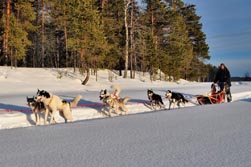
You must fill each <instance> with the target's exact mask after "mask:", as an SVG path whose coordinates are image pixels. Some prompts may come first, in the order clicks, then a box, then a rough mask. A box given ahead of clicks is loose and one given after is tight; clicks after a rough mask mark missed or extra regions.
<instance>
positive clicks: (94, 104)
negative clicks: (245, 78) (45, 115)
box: [0, 67, 251, 129]
mask: <svg viewBox="0 0 251 167" xmlns="http://www.w3.org/2000/svg"><path fill="white" fill-rule="evenodd" d="M113 75H114V77H113V78H114V79H113V82H110V81H108V71H106V70H102V71H99V72H98V77H97V81H96V77H95V76H92V77H91V80H90V81H89V82H88V84H87V85H85V86H84V85H81V81H82V80H83V79H84V77H83V76H82V75H80V74H79V72H78V71H77V72H75V73H74V72H73V69H67V70H66V69H41V68H10V67H0V88H1V94H0V120H1V122H0V129H9V128H17V127H28V126H33V125H34V120H35V117H34V114H32V113H31V110H30V108H29V107H28V106H27V102H26V97H27V96H28V97H32V96H34V95H35V94H36V92H37V89H44V90H47V91H49V92H52V93H53V94H56V95H59V96H60V97H62V98H63V99H66V100H68V101H70V100H72V99H73V98H74V97H75V96H76V95H82V99H81V101H80V102H79V104H78V107H76V108H73V117H74V120H75V121H78V120H85V119H94V118H103V117H106V116H105V115H104V114H102V112H101V106H102V105H101V101H100V100H99V91H100V90H101V89H107V90H108V91H110V92H113V90H112V89H111V85H113V84H118V85H120V87H121V90H122V91H121V94H120V96H121V97H125V96H129V97H130V98H131V99H132V100H131V101H130V102H129V103H128V105H127V106H128V109H129V112H128V113H129V114H135V113H142V112H151V110H150V109H149V108H148V107H146V106H145V105H144V103H145V102H148V99H147V95H146V90H147V89H153V90H154V92H155V93H157V94H160V95H161V96H163V100H164V103H165V104H166V106H167V107H168V105H169V102H168V101H167V100H166V99H165V98H164V94H165V92H166V91H167V90H168V89H169V90H172V91H177V92H181V93H183V94H184V95H185V97H186V98H187V99H188V100H189V101H190V103H189V104H187V105H186V106H185V107H196V106H197V105H198V104H197V101H196V99H195V97H194V96H195V95H198V94H202V95H203V94H207V93H208V92H209V90H210V84H211V83H198V82H187V81H184V80H180V81H179V82H176V83H174V82H164V81H154V82H151V81H150V80H149V76H147V75H146V74H145V75H144V76H143V74H142V73H138V74H137V79H123V78H122V77H119V76H117V75H116V74H113ZM232 85H233V86H232V88H231V90H232V95H233V101H234V102H235V101H243V100H244V101H250V98H251V83H248V82H234V83H232ZM201 110H203V108H201ZM56 121H57V122H59V123H60V122H63V119H62V118H61V117H60V116H59V115H56Z"/></svg>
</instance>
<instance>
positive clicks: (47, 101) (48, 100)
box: [36, 89, 81, 124]
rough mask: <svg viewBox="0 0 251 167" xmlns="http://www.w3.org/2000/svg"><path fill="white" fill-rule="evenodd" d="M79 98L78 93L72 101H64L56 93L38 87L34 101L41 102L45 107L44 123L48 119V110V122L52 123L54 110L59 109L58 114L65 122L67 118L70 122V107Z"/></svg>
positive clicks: (75, 104) (75, 103) (73, 105)
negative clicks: (49, 115)
mask: <svg viewBox="0 0 251 167" xmlns="http://www.w3.org/2000/svg"><path fill="white" fill-rule="evenodd" d="M80 99H81V96H80V95H78V96H76V97H75V98H74V99H73V101H71V102H66V101H65V100H62V99H61V98H60V97H59V96H57V95H53V94H52V93H49V92H47V91H45V90H39V89H38V91H37V96H36V101H37V102H43V103H44V105H45V108H46V111H45V119H44V124H46V121H47V119H48V113H49V111H51V118H50V124H52V123H53V122H52V121H53V120H54V116H55V112H57V111H59V115H60V116H62V117H63V118H64V119H65V123H67V120H70V121H71V122H72V121H73V118H72V113H71V107H75V106H77V104H78V102H79V100H80Z"/></svg>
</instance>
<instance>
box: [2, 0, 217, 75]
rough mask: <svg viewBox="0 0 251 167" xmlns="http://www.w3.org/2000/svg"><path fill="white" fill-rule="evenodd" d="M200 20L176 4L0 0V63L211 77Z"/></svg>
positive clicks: (166, 0)
mask: <svg viewBox="0 0 251 167" xmlns="http://www.w3.org/2000/svg"><path fill="white" fill-rule="evenodd" d="M200 18H201V17H200V16H198V15H197V14H196V6H195V5H194V4H185V3H184V2H183V1H182V0H142V1H137V0H2V1H1V2H0V65H8V66H15V67H18V66H24V67H57V68H58V67H74V68H79V69H81V70H82V72H84V73H86V74H87V76H89V75H90V71H91V70H93V71H94V73H97V71H98V69H110V70H119V71H120V74H121V75H123V76H124V77H125V78H129V77H130V78H134V77H135V72H136V71H141V72H149V73H150V74H151V77H152V79H154V76H156V75H158V71H161V72H162V73H163V74H164V76H163V75H160V77H162V78H161V79H162V80H178V79H180V78H184V79H188V80H205V79H207V80H211V79H212V78H213V76H214V73H215V70H216V68H215V67H214V66H212V65H210V64H206V61H207V60H209V59H210V56H209V46H208V45H207V43H206V35H205V33H204V32H203V31H202V24H201V23H200ZM122 71H123V73H122Z"/></svg>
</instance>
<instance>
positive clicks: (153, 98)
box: [147, 89, 165, 109]
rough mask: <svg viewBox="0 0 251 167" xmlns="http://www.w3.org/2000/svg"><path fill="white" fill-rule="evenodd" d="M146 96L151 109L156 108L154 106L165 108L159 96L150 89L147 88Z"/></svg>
mask: <svg viewBox="0 0 251 167" xmlns="http://www.w3.org/2000/svg"><path fill="white" fill-rule="evenodd" d="M147 97H148V99H149V101H150V105H151V107H152V108H153V109H156V107H159V108H165V106H164V103H163V101H162V98H161V96H160V95H158V94H156V93H154V92H153V91H152V90H150V89H148V90H147Z"/></svg>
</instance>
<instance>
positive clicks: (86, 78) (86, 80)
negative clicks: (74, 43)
mask: <svg viewBox="0 0 251 167" xmlns="http://www.w3.org/2000/svg"><path fill="white" fill-rule="evenodd" d="M89 79H90V69H89V68H88V69H87V75H86V77H85V79H84V81H83V82H82V85H86V84H87V82H88V81H89Z"/></svg>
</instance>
